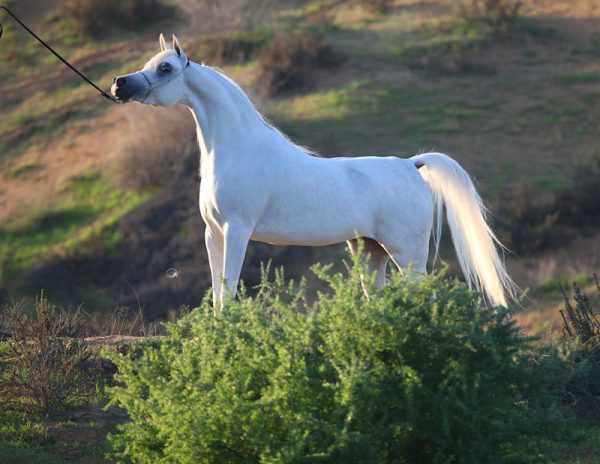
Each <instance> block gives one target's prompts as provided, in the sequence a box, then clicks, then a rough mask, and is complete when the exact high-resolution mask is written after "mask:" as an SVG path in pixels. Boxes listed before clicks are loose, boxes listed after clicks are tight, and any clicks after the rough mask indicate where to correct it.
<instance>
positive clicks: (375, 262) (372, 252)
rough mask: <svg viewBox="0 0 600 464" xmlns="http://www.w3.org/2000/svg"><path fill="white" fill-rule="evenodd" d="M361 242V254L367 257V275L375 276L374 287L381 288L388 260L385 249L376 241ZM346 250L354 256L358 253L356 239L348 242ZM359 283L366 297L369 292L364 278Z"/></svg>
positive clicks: (364, 240) (365, 240)
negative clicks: (372, 274) (348, 249)
mask: <svg viewBox="0 0 600 464" xmlns="http://www.w3.org/2000/svg"><path fill="white" fill-rule="evenodd" d="M360 240H362V242H363V249H362V251H363V254H364V255H365V256H366V257H367V258H366V259H367V269H368V271H369V273H375V274H376V276H377V280H376V285H377V288H383V286H384V285H385V272H386V269H387V263H388V260H389V259H390V257H389V255H388V253H387V252H386V251H385V249H384V248H383V247H382V246H381V245H380V244H379V243H378V242H377V241H376V240H373V239H371V238H361V239H360ZM347 243H348V248H350V252H351V253H352V254H353V255H355V254H357V253H358V252H359V247H358V239H352V240H348V242H347ZM361 283H362V287H363V291H364V292H365V295H367V297H368V296H369V292H368V290H367V288H366V286H365V281H364V278H363V277H362V276H361Z"/></svg>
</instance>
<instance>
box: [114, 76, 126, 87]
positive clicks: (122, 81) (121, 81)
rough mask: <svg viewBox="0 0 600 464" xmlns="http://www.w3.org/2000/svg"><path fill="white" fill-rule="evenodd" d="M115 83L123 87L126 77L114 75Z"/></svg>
mask: <svg viewBox="0 0 600 464" xmlns="http://www.w3.org/2000/svg"><path fill="white" fill-rule="evenodd" d="M115 84H116V85H117V87H123V86H124V85H125V84H127V79H126V78H124V77H116V78H115Z"/></svg>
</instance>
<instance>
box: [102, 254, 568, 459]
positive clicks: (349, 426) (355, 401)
mask: <svg viewBox="0 0 600 464" xmlns="http://www.w3.org/2000/svg"><path fill="white" fill-rule="evenodd" d="M364 271H365V268H364V266H363V265H362V264H361V263H359V262H354V264H353V265H352V266H350V267H349V274H350V275H349V276H343V275H341V274H335V275H330V274H329V273H328V272H326V271H325V270H323V269H317V273H318V275H319V276H320V277H321V278H322V279H324V280H325V281H326V282H327V283H328V284H329V285H330V287H331V291H330V293H329V294H319V296H318V298H317V299H316V302H314V303H312V304H309V303H308V302H307V299H306V297H305V294H304V291H303V288H302V286H299V287H298V286H293V285H291V284H289V285H286V284H285V283H284V280H283V277H282V276H281V274H276V276H277V278H276V279H275V281H274V282H272V283H271V282H268V281H267V280H266V279H264V280H263V282H262V284H261V285H260V286H259V287H258V289H257V294H256V295H255V296H253V297H251V296H248V295H247V294H246V293H245V292H242V294H241V296H239V297H238V298H237V299H235V300H232V301H229V303H228V305H227V310H226V311H225V312H224V313H222V314H219V315H218V316H217V317H214V316H213V311H212V308H211V306H210V304H209V301H208V300H205V301H204V302H203V304H202V305H201V306H200V307H199V308H197V309H196V310H195V311H193V312H192V313H191V314H190V315H189V316H187V317H185V318H184V319H182V320H180V321H179V322H177V323H175V324H171V325H170V326H169V332H170V336H169V337H168V339H166V340H164V341H163V342H162V343H161V344H160V346H158V347H154V348H149V349H147V350H145V351H144V352H143V353H142V355H141V356H139V357H137V358H136V359H133V360H132V359H130V358H128V357H126V356H122V355H112V356H111V357H112V360H113V361H114V362H115V363H116V364H117V366H118V369H119V374H118V375H117V379H116V380H117V381H118V382H120V385H121V386H119V387H116V388H114V389H113V391H112V396H113V400H112V401H113V403H114V404H117V405H120V406H122V407H124V408H125V409H126V410H127V411H128V413H129V416H130V419H131V422H130V423H127V424H125V425H122V426H121V427H120V432H119V433H117V434H115V435H112V436H111V438H110V439H111V441H112V442H113V445H114V446H115V450H116V451H115V454H116V456H115V458H116V459H119V460H120V459H123V458H124V459H129V460H131V461H133V462H136V463H158V462H169V463H174V462H177V463H192V462H193V463H217V462H218V463H259V462H260V463H286V464H289V463H317V462H319V463H370V464H373V463H451V462H452V463H478V464H479V463H484V462H485V463H511V464H513V463H518V462H536V461H538V460H542V458H543V447H539V449H537V448H538V447H537V445H538V443H539V439H540V438H542V437H546V438H547V437H548V436H549V434H550V433H551V431H552V430H555V429H553V428H552V427H553V425H554V424H555V423H556V422H553V420H554V419H553V418H556V417H557V416H556V415H554V414H553V412H552V411H553V404H554V403H553V399H552V397H551V396H550V395H549V394H548V393H547V391H548V390H547V389H546V388H547V386H546V385H545V384H544V382H546V381H545V380H544V379H546V378H547V376H541V375H539V368H540V365H541V364H539V363H533V362H530V356H529V355H528V354H526V353H530V352H531V350H533V345H532V342H531V340H530V339H528V338H525V337H524V336H522V335H521V334H520V333H519V331H518V330H517V329H516V327H515V324H514V322H513V321H512V320H511V318H510V314H509V312H508V311H505V310H500V309H499V310H492V309H489V308H482V307H481V306H479V305H478V303H477V295H476V294H474V293H473V292H471V291H469V290H468V289H467V288H466V287H465V286H464V285H463V284H461V283H459V282H457V281H449V280H447V279H445V278H444V277H443V276H442V275H434V276H431V277H427V278H423V279H421V280H414V279H411V278H408V277H403V276H402V275H400V274H399V273H393V275H392V276H391V278H390V280H391V281H390V282H389V283H388V285H387V286H386V287H385V288H384V289H383V290H382V291H377V290H376V289H375V288H374V286H373V279H372V278H371V280H370V282H369V283H368V285H369V286H370V287H371V288H370V294H371V297H370V298H369V299H367V298H366V297H365V296H364V294H363V291H362V288H361V279H360V275H361V273H364Z"/></svg>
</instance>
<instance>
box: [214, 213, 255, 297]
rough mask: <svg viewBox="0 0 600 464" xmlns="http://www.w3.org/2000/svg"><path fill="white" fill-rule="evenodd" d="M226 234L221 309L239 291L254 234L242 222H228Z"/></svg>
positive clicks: (224, 228)
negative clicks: (239, 283)
mask: <svg viewBox="0 0 600 464" xmlns="http://www.w3.org/2000/svg"><path fill="white" fill-rule="evenodd" d="M223 232H224V247H223V250H224V259H223V269H224V272H223V285H222V287H221V294H220V303H221V308H223V305H224V303H225V300H226V299H227V297H228V296H231V297H234V296H235V294H236V291H237V285H238V281H239V280H240V273H241V271H242V264H243V263H244V256H245V255H246V248H248V241H249V240H250V235H251V233H252V231H251V230H249V228H248V227H246V226H245V225H244V224H243V223H242V222H241V221H231V222H227V223H226V224H225V226H224V227H223Z"/></svg>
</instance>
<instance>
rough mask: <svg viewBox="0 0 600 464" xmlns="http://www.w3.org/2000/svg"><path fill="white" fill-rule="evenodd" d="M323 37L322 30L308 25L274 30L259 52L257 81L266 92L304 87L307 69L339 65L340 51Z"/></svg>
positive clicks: (305, 85) (340, 59) (307, 83)
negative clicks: (293, 31) (292, 30)
mask: <svg viewBox="0 0 600 464" xmlns="http://www.w3.org/2000/svg"><path fill="white" fill-rule="evenodd" d="M324 39H325V35H324V33H323V32H322V31H319V30H314V29H309V28H306V29H303V30H302V31H300V32H299V33H297V34H289V33H283V32H279V33H277V34H276V36H275V37H274V38H273V40H271V42H270V43H269V44H268V45H266V46H265V47H264V48H263V50H262V52H261V53H260V56H259V62H260V79H259V81H260V82H261V83H262V85H263V88H264V90H265V91H266V93H268V94H270V95H275V94H279V93H284V92H289V91H292V90H297V89H302V88H306V87H308V86H309V85H310V83H311V75H310V72H311V71H313V70H314V69H331V68H335V67H336V66H339V65H340V64H341V63H342V62H343V61H344V59H345V57H344V55H343V54H342V53H341V52H340V51H338V50H336V49H335V48H333V47H332V46H331V45H327V44H325V41H324Z"/></svg>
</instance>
